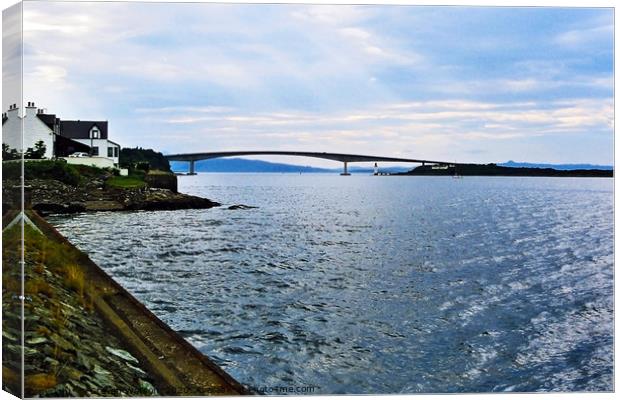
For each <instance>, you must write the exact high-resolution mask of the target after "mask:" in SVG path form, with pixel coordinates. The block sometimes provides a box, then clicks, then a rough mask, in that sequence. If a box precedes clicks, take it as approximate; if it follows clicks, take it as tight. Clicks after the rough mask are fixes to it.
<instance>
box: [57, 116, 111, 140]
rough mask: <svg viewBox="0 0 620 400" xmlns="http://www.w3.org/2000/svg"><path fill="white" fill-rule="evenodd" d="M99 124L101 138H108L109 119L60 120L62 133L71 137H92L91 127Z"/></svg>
mask: <svg viewBox="0 0 620 400" xmlns="http://www.w3.org/2000/svg"><path fill="white" fill-rule="evenodd" d="M95 125H97V127H98V128H99V132H101V135H100V136H99V138H100V139H107V138H108V121H62V120H61V121H60V135H61V136H64V137H67V138H70V139H90V129H91V128H92V127H93V126H95Z"/></svg>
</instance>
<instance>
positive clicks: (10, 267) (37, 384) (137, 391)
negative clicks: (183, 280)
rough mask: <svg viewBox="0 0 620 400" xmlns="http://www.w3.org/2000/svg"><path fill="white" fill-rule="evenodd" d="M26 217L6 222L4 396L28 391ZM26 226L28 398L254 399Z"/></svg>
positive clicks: (43, 230) (63, 248)
mask: <svg viewBox="0 0 620 400" xmlns="http://www.w3.org/2000/svg"><path fill="white" fill-rule="evenodd" d="M20 215H23V214H20V212H19V211H10V212H8V213H6V214H5V215H4V218H3V235H2V236H3V242H4V249H3V264H4V268H3V271H2V272H3V273H2V281H3V287H4V289H3V293H2V297H3V302H2V311H3V332H2V334H3V355H4V356H3V360H2V361H3V365H2V367H3V368H2V369H3V376H4V379H3V389H4V390H7V391H8V392H10V393H13V394H15V395H17V396H20V394H21V393H20V392H21V387H20V385H21V377H20V374H21V368H22V367H21V357H22V348H21V344H20V343H21V339H22V338H21V332H20V330H21V317H20V314H21V300H20V297H19V294H20V292H21V279H20V267H19V266H20V254H21V246H22V241H21V229H20V224H13V225H12V226H10V227H9V226H8V225H9V224H10V222H11V221H14V220H15V218H20ZM26 216H27V218H28V221H31V222H29V223H25V224H24V242H23V245H24V256H25V264H24V274H25V276H24V295H25V298H24V343H25V346H24V348H23V352H24V356H25V364H24V365H25V370H24V379H25V387H24V390H25V393H24V394H25V396H26V397H34V396H37V397H91V396H96V397H100V396H105V397H110V396H114V397H121V396H141V397H143V396H161V395H164V396H174V395H184V396H190V395H191V396H205V395H229V396H230V395H239V394H248V391H247V390H246V389H245V388H244V387H243V386H242V385H241V384H239V383H238V382H237V381H235V380H234V379H233V378H232V377H230V376H229V375H228V374H226V373H225V372H224V371H223V370H222V369H221V368H219V367H218V366H217V365H215V364H214V363H213V362H212V361H211V360H209V359H208V358H207V357H206V356H204V355H203V354H202V353H200V352H199V351H198V350H196V349H195V348H194V347H193V346H191V345H190V344H189V343H188V342H186V341H185V340H184V339H183V338H182V337H181V336H180V335H179V334H177V333H176V332H174V331H173V330H172V329H170V328H169V327H168V326H167V325H166V324H164V323H163V322H162V321H161V320H159V319H158V318H157V317H155V316H154V315H153V314H152V313H151V312H150V311H148V310H147V309H146V308H145V307H144V306H143V305H142V304H141V303H140V302H138V301H137V300H136V299H135V298H134V297H133V296H131V295H130V294H129V293H128V292H127V291H126V290H125V289H123V288H122V287H121V286H120V285H119V284H118V283H116V282H115V281H114V280H113V279H112V278H111V277H109V276H108V275H107V274H106V273H105V272H104V271H103V270H101V269H100V268H99V267H98V266H97V265H96V264H95V263H94V262H93V261H91V260H90V258H88V256H87V255H86V254H84V253H82V252H81V251H79V250H78V249H77V248H75V247H74V246H73V245H71V243H69V242H68V241H67V240H66V239H65V238H64V237H63V236H62V235H61V234H60V233H58V232H57V231H56V230H55V229H54V228H53V227H52V226H51V225H49V224H48V223H47V222H46V221H45V220H44V219H43V218H41V217H40V216H38V215H37V214H36V213H35V212H32V211H26Z"/></svg>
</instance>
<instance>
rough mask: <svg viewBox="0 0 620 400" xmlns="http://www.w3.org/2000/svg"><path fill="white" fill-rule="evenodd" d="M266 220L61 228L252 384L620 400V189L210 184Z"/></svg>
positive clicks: (450, 183) (192, 185)
mask: <svg viewBox="0 0 620 400" xmlns="http://www.w3.org/2000/svg"><path fill="white" fill-rule="evenodd" d="M179 187H180V190H181V191H183V192H186V193H192V194H197V195H203V196H206V197H209V198H211V199H213V200H216V201H220V202H222V203H223V204H225V205H226V206H227V205H231V204H237V203H243V204H246V205H253V206H258V207H259V208H257V209H250V210H228V209H227V208H226V207H220V208H215V209H210V210H183V211H161V212H131V213H96V214H80V215H74V216H56V217H51V218H50V220H51V222H52V223H53V224H55V225H56V226H57V227H58V228H59V230H60V231H61V232H62V233H63V234H64V235H66V236H67V237H68V238H69V239H70V240H71V241H72V242H73V243H75V244H76V245H77V246H78V247H80V248H81V249H83V250H85V251H86V252H88V253H89V254H90V255H91V257H92V258H93V259H94V260H95V261H96V262H97V263H98V264H99V265H100V266H101V267H103V268H104V269H105V270H106V271H108V272H109V273H110V274H111V275H112V276H113V277H114V278H115V279H117V280H118V281H119V282H120V283H121V284H122V285H123V286H124V287H126V288H127V289H128V290H129V291H130V292H131V293H133V294H134V295H135V296H136V297H137V298H138V299H139V300H141V301H143V302H144V303H145V304H146V305H147V306H148V307H149V308H150V309H151V310H152V311H153V312H154V313H155V314H156V315H157V316H159V317H160V318H161V319H162V320H164V321H165V322H166V323H168V324H169V325H170V326H171V327H172V328H174V329H176V330H177V331H179V332H180V333H181V334H182V335H183V336H184V337H185V338H187V339H188V340H189V341H190V342H191V343H193V344H194V345H195V346H197V347H198V348H199V349H200V350H201V351H203V352H204V353H206V354H207V355H209V356H210V357H212V358H213V359H214V360H215V361H216V362H217V363H219V365H221V366H222V367H223V368H224V369H225V370H226V371H228V372H229V373H230V374H231V375H233V376H234V377H235V378H237V379H238V380H240V381H241V382H243V383H244V384H247V385H253V386H270V385H299V386H302V385H314V386H318V387H320V389H318V390H317V391H316V392H315V393H397V392H471V391H505V390H510V391H537V390H562V391H568V390H612V373H613V370H612V366H613V348H612V344H613V343H612V341H613V182H612V180H611V179H585V178H581V179H580V178H576V179H571V178H486V177H480V178H477V177H471V178H470V177H467V178H465V179H462V180H455V179H451V178H449V177H372V176H355V175H354V176H351V177H340V176H336V175H286V174H284V175H276V174H274V175H271V174H201V175H198V176H192V177H189V176H187V177H179Z"/></svg>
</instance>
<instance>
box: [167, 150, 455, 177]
mask: <svg viewBox="0 0 620 400" xmlns="http://www.w3.org/2000/svg"><path fill="white" fill-rule="evenodd" d="M235 156H297V157H312V158H322V159H325V160H333V161H340V162H342V163H344V172H343V173H342V174H341V175H350V174H349V170H348V164H349V163H352V162H401V163H416V164H422V165H425V164H439V165H447V164H450V163H449V162H446V161H434V160H418V159H412V158H396V157H382V156H368V155H361V154H342V153H318V152H311V151H216V152H208V153H184V154H168V155H166V156H165V157H166V158H167V159H168V160H169V161H188V162H189V173H190V175H193V174H195V173H196V168H195V163H196V161H200V160H208V159H211V158H221V157H235Z"/></svg>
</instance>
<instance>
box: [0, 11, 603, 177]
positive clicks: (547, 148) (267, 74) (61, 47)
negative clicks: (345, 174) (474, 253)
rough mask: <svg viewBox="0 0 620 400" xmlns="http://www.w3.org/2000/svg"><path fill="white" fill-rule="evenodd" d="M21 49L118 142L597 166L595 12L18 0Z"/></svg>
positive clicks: (41, 75) (76, 112)
mask: <svg viewBox="0 0 620 400" xmlns="http://www.w3.org/2000/svg"><path fill="white" fill-rule="evenodd" d="M10 22H11V13H7V14H5V16H4V32H3V42H4V55H3V63H4V69H3V79H4V81H5V86H6V82H7V79H8V78H9V77H10V76H11V74H16V73H17V72H16V69H15V67H16V65H17V64H15V63H11V60H12V59H13V60H17V58H16V57H15V56H16V55H18V54H19V51H18V47H17V44H16V43H17V41H16V40H13V39H14V38H17V37H18V36H19V35H17V34H15V32H18V31H15V32H13V33H11V29H9V28H10V26H11V23H10ZM23 52H24V99H25V101H35V102H36V104H37V106H39V107H45V108H47V110H48V111H49V112H52V113H56V114H58V115H59V116H60V117H61V118H65V119H84V120H87V119H104V120H109V124H110V135H111V138H112V140H115V141H116V142H118V143H120V144H121V145H123V146H142V147H153V148H155V149H158V150H161V151H164V152H169V153H176V152H196V151H219V150H257V149H265V150H267V149H269V150H305V151H333V152H345V153H361V154H373V155H385V156H396V157H411V158H426V159H439V160H447V161H458V162H496V161H498V162H501V161H506V160H509V159H513V160H518V161H530V162H564V163H573V162H589V163H597V164H612V163H613V123H614V120H613V110H614V108H613V11H612V10H611V9H604V8H603V9H601V8H599V9H587V8H580V9H566V8H483V7H477V8H471V7H470V8H467V7H413V6H307V5H233V4H179V3H177V4H174V3H172V4H170V3H168V4H166V3H159V4H158V3H54V2H26V3H24V48H23ZM7 87H10V85H8V86H7ZM12 97H14V96H10V95H7V91H6V90H5V95H4V96H3V106H4V108H5V109H6V108H7V107H8V104H10V103H15V102H17V100H18V99H17V98H12ZM276 160H278V161H287V162H288V161H290V160H288V159H283V158H279V159H276ZM294 161H295V162H296V163H302V164H308V165H310V164H312V165H331V166H334V165H333V164H330V162H327V161H321V160H316V161H314V160H305V159H304V160H303V161H300V160H299V159H296V160H294Z"/></svg>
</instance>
